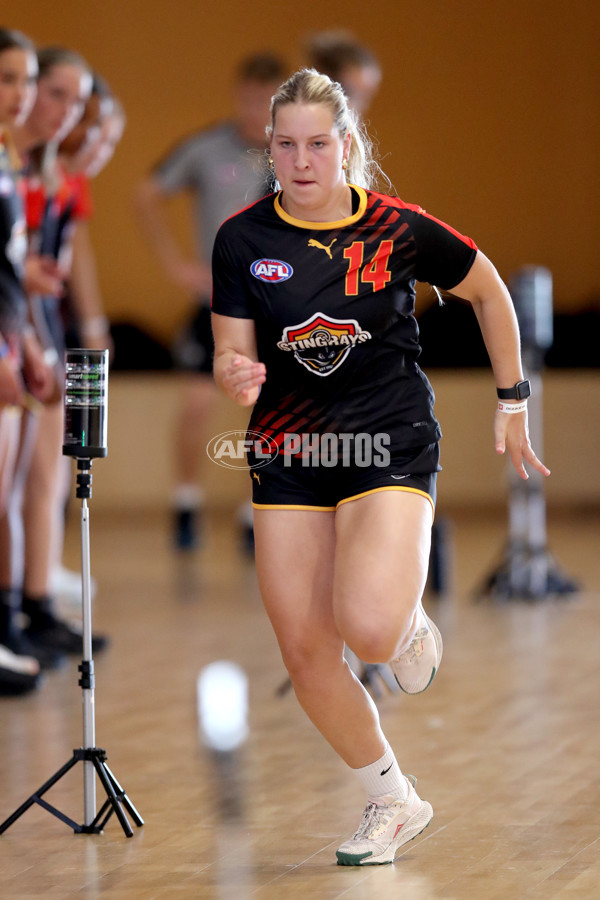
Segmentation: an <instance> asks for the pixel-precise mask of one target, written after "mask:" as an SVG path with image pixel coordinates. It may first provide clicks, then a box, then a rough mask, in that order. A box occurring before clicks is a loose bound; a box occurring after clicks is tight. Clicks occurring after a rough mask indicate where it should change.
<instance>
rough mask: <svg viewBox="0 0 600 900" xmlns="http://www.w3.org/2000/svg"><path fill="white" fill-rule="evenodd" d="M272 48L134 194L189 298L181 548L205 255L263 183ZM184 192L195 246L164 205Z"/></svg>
mask: <svg viewBox="0 0 600 900" xmlns="http://www.w3.org/2000/svg"><path fill="white" fill-rule="evenodd" d="M287 74H288V73H287V68H286V66H285V64H284V62H283V61H282V59H281V58H280V57H279V56H277V55H275V54H273V53H257V54H253V55H251V56H248V57H246V58H244V59H243V60H242V61H241V62H240V63H239V65H238V67H237V70H236V80H235V91H234V100H235V107H236V113H235V117H234V118H233V119H232V120H230V121H223V122H219V123H217V124H215V125H213V126H212V127H207V128H204V129H202V130H200V131H197V132H195V133H194V134H192V135H191V136H188V137H186V138H184V139H183V140H181V141H180V142H179V143H178V144H177V145H176V146H175V148H174V149H173V150H171V151H170V152H169V153H168V154H167V155H166V156H165V157H164V158H163V159H162V160H160V161H159V163H158V164H157V165H156V166H155V167H154V169H153V171H152V172H151V173H150V174H149V175H148V176H147V177H146V178H144V179H143V181H142V182H141V183H140V184H139V186H138V188H137V190H136V194H135V203H136V209H137V212H138V218H139V222H140V227H141V228H142V231H143V234H144V235H145V237H146V239H147V241H148V243H149V245H150V248H151V249H152V251H153V252H154V253H155V254H156V257H157V258H158V260H159V262H160V263H161V265H162V267H163V268H164V270H165V272H166V274H167V276H168V277H169V279H170V280H171V281H172V282H173V283H174V284H176V285H178V286H179V287H183V288H185V289H187V290H189V291H190V293H191V294H192V295H193V296H194V298H195V304H194V308H193V311H192V315H191V317H190V319H189V321H188V322H186V324H185V326H184V328H183V329H182V331H181V333H180V335H179V337H178V339H177V341H176V343H175V362H176V365H177V366H178V367H179V368H181V369H183V370H185V371H186V372H187V373H188V375H189V377H188V378H187V379H186V380H185V383H184V388H183V397H182V403H181V406H180V409H179V413H178V419H177V424H176V429H175V435H174V438H175V441H174V456H175V485H174V488H173V508H174V529H175V530H174V541H175V546H176V547H177V548H178V549H180V550H192V549H194V548H195V547H196V546H197V544H198V539H199V530H200V511H201V507H202V501H203V491H202V486H201V480H200V479H201V471H200V462H201V460H202V459H203V458H204V457H205V453H204V448H205V446H206V442H207V439H208V437H209V435H208V434H207V430H206V423H207V421H208V417H209V413H210V411H211V408H212V405H213V403H214V401H215V398H216V391H215V389H214V385H213V381H212V350H213V345H212V331H211V326H210V297H211V292H212V282H211V271H210V259H211V254H212V246H213V243H214V239H215V236H216V233H217V231H218V229H219V226H220V225H221V224H222V222H223V221H224V220H225V219H227V218H228V217H229V216H231V215H233V214H234V213H236V212H238V210H240V209H242V208H243V207H245V206H247V205H249V204H250V203H253V202H254V201H255V200H258V199H259V198H260V197H261V196H263V195H264V194H266V193H267V192H268V190H269V186H268V183H267V175H266V172H267V171H268V170H267V168H266V165H265V159H264V157H265V150H266V147H267V142H266V133H265V127H266V125H267V123H268V120H269V104H270V101H271V97H272V95H273V94H274V93H275V91H276V90H277V88H278V87H279V85H280V84H281V82H282V81H283V80H284V79H285V77H286V76H287ZM181 193H186V194H188V195H189V197H190V199H191V203H192V211H193V229H194V241H195V249H196V256H195V258H193V259H190V258H189V256H188V254H187V253H186V251H184V249H183V248H182V247H181V246H180V242H179V241H178V240H177V238H176V236H175V233H174V230H173V228H172V227H171V223H170V221H169V215H168V201H169V198H171V197H173V196H175V195H177V194H181ZM243 535H244V539H245V542H246V544H247V546H248V548H249V549H250V547H251V545H252V526H251V509H250V507H249V506H248V511H247V512H245V513H244V515H243Z"/></svg>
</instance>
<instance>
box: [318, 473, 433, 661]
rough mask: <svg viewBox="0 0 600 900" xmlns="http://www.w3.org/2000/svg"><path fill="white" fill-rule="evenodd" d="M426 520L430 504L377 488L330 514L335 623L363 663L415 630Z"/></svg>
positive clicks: (397, 648)
mask: <svg viewBox="0 0 600 900" xmlns="http://www.w3.org/2000/svg"><path fill="white" fill-rule="evenodd" d="M432 520H433V511H432V508H431V504H430V503H429V501H428V500H427V499H426V498H425V497H422V496H420V495H419V494H413V493H410V492H408V491H379V492H376V493H373V494H370V495H368V496H367V497H363V498H361V499H360V500H353V501H351V502H350V503H344V504H342V506H340V507H339V509H338V511H337V516H336V531H337V542H336V565H335V585H334V612H335V620H336V623H337V625H338V628H339V630H340V633H341V634H342V635H343V637H344V640H345V641H346V643H347V644H348V646H349V647H350V648H351V649H352V650H353V651H354V652H355V653H356V655H357V656H358V657H359V658H360V659H361V660H363V662H367V663H382V662H389V660H390V659H392V658H393V657H395V656H397V655H398V654H399V653H401V652H402V651H403V650H404V649H405V648H406V646H407V645H408V644H409V642H410V640H411V638H412V637H413V635H414V633H415V630H416V628H417V622H418V619H419V603H420V600H421V597H422V595H423V590H424V588H425V582H426V580H427V570H428V564H429V547H430V542H431V525H432Z"/></svg>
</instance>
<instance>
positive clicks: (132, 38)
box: [3, 0, 600, 337]
mask: <svg viewBox="0 0 600 900" xmlns="http://www.w3.org/2000/svg"><path fill="white" fill-rule="evenodd" d="M5 7H6V8H5V9H4V13H3V19H4V20H5V22H4V24H6V25H10V26H13V27H18V28H21V29H22V30H24V31H26V32H27V33H29V34H30V35H31V36H32V37H33V38H34V39H35V40H37V41H38V42H39V43H40V44H46V43H56V42H61V43H64V44H67V45H70V46H72V47H74V48H76V49H78V50H80V51H81V52H82V53H83V54H84V55H85V56H86V57H87V58H88V59H89V61H90V63H91V64H92V65H93V66H94V67H96V68H97V69H98V70H99V71H100V72H101V73H102V74H104V75H105V76H106V77H107V78H108V79H109V81H110V82H111V83H112V85H113V87H114V90H115V91H116V92H117V94H118V95H119V96H120V97H121V98H122V100H123V102H124V104H125V107H126V109H127V113H128V116H129V124H128V128H127V132H126V136H125V138H124V140H123V142H122V144H121V147H120V148H119V151H118V153H117V156H116V158H115V160H114V161H113V163H112V164H111V166H110V167H109V168H108V169H107V170H106V171H105V172H104V173H102V174H101V175H100V177H99V178H98V179H97V182H96V183H95V184H94V195H95V200H96V206H97V212H96V216H95V219H94V221H93V225H92V232H93V237H94V240H95V245H96V249H97V255H98V261H99V267H100V277H101V282H102V288H103V291H104V295H105V300H106V305H107V308H108V311H109V314H110V315H111V317H112V318H113V319H121V318H133V319H135V320H136V321H138V322H141V323H142V324H144V325H146V326H147V327H149V328H151V329H152V330H153V331H154V332H156V333H158V334H160V335H162V336H164V337H169V336H170V335H171V334H172V333H173V330H174V329H175V326H176V323H177V322H178V321H179V318H180V316H181V315H182V313H183V311H184V309H185V307H186V302H187V298H186V296H185V294H183V293H182V292H178V291H177V290H176V289H173V288H172V287H170V286H169V284H168V283H167V282H166V280H165V279H164V277H163V276H162V274H161V272H160V271H159V269H158V267H157V265H156V263H155V262H154V261H153V260H152V259H151V257H150V255H149V254H148V252H147V250H146V248H145V246H144V245H143V244H142V241H141V240H140V237H139V235H138V232H137V228H136V225H135V223H134V220H133V217H132V214H131V208H130V196H131V189H132V186H133V184H134V183H135V182H136V180H137V179H138V178H139V177H140V176H141V175H142V174H143V173H144V172H146V170H147V169H148V168H149V166H150V165H151V164H152V163H153V162H154V161H155V160H156V159H157V157H158V156H160V155H161V154H162V153H163V152H164V150H165V149H166V148H167V147H168V146H169V145H170V144H171V143H173V142H174V141H175V140H176V139H177V138H178V137H179V136H180V135H182V134H184V133H186V132H189V131H190V130H192V129H194V128H195V127H197V126H201V125H205V124H207V123H209V122H211V121H214V120H215V119H217V118H219V117H221V116H222V115H224V114H227V113H229V112H230V100H229V96H230V93H229V89H230V83H229V82H230V72H231V67H232V65H233V64H234V63H235V61H237V59H239V57H240V56H241V55H243V54H245V53H247V52H248V51H250V50H255V49H258V48H264V47H266V46H272V47H277V48H279V49H280V50H281V51H283V52H284V53H286V54H287V55H288V58H289V60H290V64H291V65H293V66H296V65H298V64H299V63H301V62H302V61H303V59H302V54H301V50H300V45H301V40H302V38H303V36H304V35H305V34H306V33H307V31H309V30H312V29H314V28H318V27H331V26H335V25H341V24H344V25H346V26H347V27H351V28H353V29H354V30H355V31H356V33H359V34H361V35H362V36H363V38H364V41H365V42H366V43H367V44H369V45H370V46H371V47H372V48H373V49H374V50H375V51H376V52H377V53H378V54H379V56H380V58H381V61H382V64H383V69H384V82H383V87H382V89H381V92H380V95H379V96H378V98H377V100H376V102H375V105H374V106H373V108H372V110H371V116H370V117H371V121H372V124H373V127H374V129H375V130H376V132H377V135H378V138H379V141H380V148H381V152H382V154H383V155H384V157H385V160H384V166H385V169H386V170H387V172H388V174H389V175H390V177H391V178H392V181H393V182H394V184H395V186H396V189H397V191H398V193H399V194H400V195H401V196H402V197H404V198H405V199H406V200H409V201H413V202H418V203H420V204H421V205H423V206H424V207H426V208H427V209H428V210H429V211H430V212H431V213H433V214H435V215H437V216H438V217H440V218H443V219H445V220H447V221H449V222H450V223H451V224H453V225H454V226H455V227H457V228H459V229H460V230H462V231H464V232H466V233H468V234H470V235H471V236H472V237H473V238H474V239H475V240H476V241H477V242H478V244H479V245H480V246H481V248H482V249H483V250H484V251H485V252H486V253H487V254H488V255H489V256H490V257H491V258H492V259H493V260H494V261H495V263H496V265H497V266H498V268H499V270H500V272H501V274H502V275H503V277H505V278H508V277H509V275H510V273H511V272H512V271H514V269H516V268H517V267H518V266H520V265H522V264H525V263H534V264H538V265H546V266H548V267H549V268H550V269H551V270H552V271H553V273H554V279H555V296H556V306H557V308H560V309H579V308H582V307H583V306H585V305H586V304H587V303H588V301H589V299H590V298H591V297H592V296H595V297H596V298H597V297H598V294H599V290H598V284H599V280H600V279H599V268H600V253H599V252H598V224H597V223H598V217H599V213H600V204H599V202H598V201H599V195H600V179H599V178H598V160H599V159H600V118H599V115H598V105H597V99H598V95H597V91H598V85H599V84H600V53H598V46H597V40H598V34H599V33H600V11H599V10H600V6H599V4H598V3H597V2H595V0H589V2H588V0H573V2H571V3H564V2H563V0H504V2H502V3H500V2H494V3H492V2H481V0H461V2H460V3H450V2H446V0H418V2H411V3H408V2H403V0H387V2H381V0H375V2H373V3H371V4H365V2H364V0H328V2H327V3H323V2H321V0H305V2H303V3H302V4H296V3H275V2H273V0H254V2H252V3H249V2H242V0H223V2H221V3H209V2H204V0H171V2H169V0H103V2H92V0H55V2H48V0H18V2H17V3H13V4H5ZM9 10H10V11H11V15H9V14H8V12H9ZM174 212H175V215H176V218H177V227H178V229H179V233H180V234H181V235H183V234H184V233H185V226H186V219H185V214H186V209H185V205H184V204H178V205H176V208H175V210H174Z"/></svg>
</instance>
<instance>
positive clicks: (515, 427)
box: [494, 409, 550, 479]
mask: <svg viewBox="0 0 600 900" xmlns="http://www.w3.org/2000/svg"><path fill="white" fill-rule="evenodd" d="M494 440H495V443H496V453H504V452H505V450H508V453H509V456H510V458H511V461H512V464H513V466H514V467H515V469H516V470H517V472H518V473H519V475H520V476H521V478H525V479H527V478H529V475H528V474H527V472H526V471H525V465H524V463H529V465H531V466H533V468H534V469H537V471H538V472H541V474H542V475H546V476H548V475H549V474H550V469H548V468H546V466H545V465H544V463H543V462H541V461H540V460H539V459H538V458H537V456H536V455H535V453H534V452H533V449H532V447H531V444H530V443H529V429H528V427H527V410H524V411H523V412H522V413H512V414H511V413H504V412H501V411H500V410H499V409H498V410H496V417H495V419H494Z"/></svg>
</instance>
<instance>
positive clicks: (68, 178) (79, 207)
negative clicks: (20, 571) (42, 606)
mask: <svg viewBox="0 0 600 900" xmlns="http://www.w3.org/2000/svg"><path fill="white" fill-rule="evenodd" d="M124 128H125V113H124V110H123V107H122V105H121V103H120V102H119V101H118V100H117V98H116V97H114V95H113V93H112V91H111V89H110V87H109V85H108V83H107V82H106V81H105V79H104V78H102V76H100V75H99V74H98V73H94V80H93V85H92V92H91V94H90V96H89V97H88V99H87V101H86V104H85V107H84V111H83V115H82V116H81V119H80V120H79V122H77V124H76V125H75V127H74V128H73V129H72V130H71V131H70V132H69V134H68V135H67V136H66V137H65V138H64V140H63V141H62V142H61V144H60V146H59V148H58V156H57V160H58V164H59V166H60V170H61V174H62V178H63V179H64V181H65V182H66V184H67V185H68V188H69V200H68V202H67V203H66V204H64V209H63V212H62V218H63V220H64V223H65V225H66V224H67V223H68V222H71V223H72V227H71V228H70V235H69V239H68V242H66V245H65V246H64V247H63V248H62V251H61V252H62V255H63V257H64V256H65V255H69V256H70V263H69V274H68V279H67V282H66V290H65V294H64V297H63V302H62V308H61V312H62V318H63V322H64V325H65V343H66V345H67V347H87V348H90V349H95V350H109V351H110V353H111V356H112V353H113V350H114V348H113V341H112V337H111V333H110V323H109V320H108V317H107V316H106V314H105V311H104V302H103V299H102V291H101V288H100V282H99V277H98V267H97V264H96V255H95V252H94V247H93V243H92V240H91V235H90V225H89V222H90V220H91V218H92V217H93V214H94V203H93V199H92V190H91V180H92V178H95V177H96V176H97V175H99V174H100V173H101V172H102V170H103V169H104V167H105V166H106V165H107V164H108V163H109V162H110V160H111V159H112V156H113V154H114V151H115V149H116V147H117V145H118V143H119V141H120V140H121V137H122V135H123V131H124ZM71 472H72V467H71V461H70V459H68V458H64V457H63V459H62V479H61V480H62V485H63V491H62V495H57V500H58V506H57V509H56V511H55V515H54V520H55V523H56V526H55V529H54V532H53V533H54V538H55V539H54V541H53V553H52V555H51V567H50V586H49V593H50V594H51V595H52V596H53V597H55V598H56V600H57V602H58V604H59V608H60V609H61V611H63V612H64V613H65V614H66V615H71V614H73V613H77V614H79V613H80V612H81V573H80V572H72V571H70V570H69V569H67V568H65V567H64V566H63V565H62V549H63V537H64V529H63V524H64V513H65V512H66V507H67V505H68V500H69V495H70V489H71ZM95 590H96V583H95V581H94V580H93V579H92V593H94V592H95Z"/></svg>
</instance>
